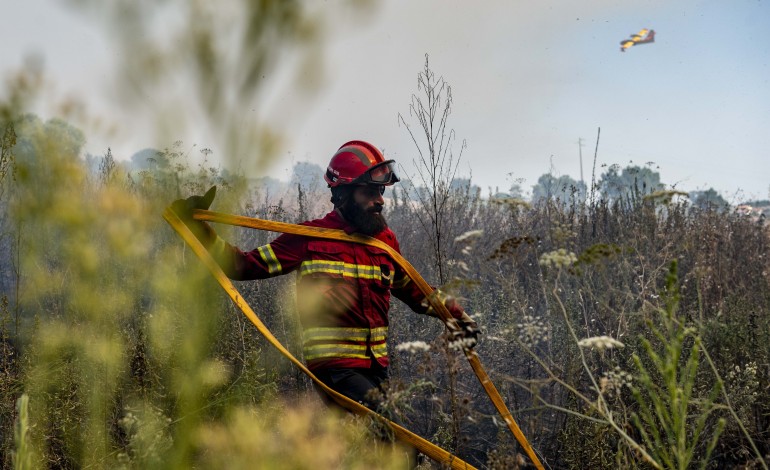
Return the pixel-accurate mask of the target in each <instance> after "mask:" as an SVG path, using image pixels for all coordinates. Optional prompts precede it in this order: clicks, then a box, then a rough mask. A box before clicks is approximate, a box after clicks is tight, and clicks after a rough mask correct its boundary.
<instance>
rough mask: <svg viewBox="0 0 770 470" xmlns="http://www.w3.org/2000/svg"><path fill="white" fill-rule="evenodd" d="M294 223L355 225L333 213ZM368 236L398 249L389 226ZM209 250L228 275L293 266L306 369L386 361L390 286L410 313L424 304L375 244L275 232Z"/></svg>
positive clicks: (452, 307)
mask: <svg viewBox="0 0 770 470" xmlns="http://www.w3.org/2000/svg"><path fill="white" fill-rule="evenodd" d="M302 225H307V226H312V227H324V228H333V229H342V230H344V231H345V232H346V233H353V232H354V231H355V229H354V227H352V226H350V225H348V223H347V222H346V221H345V220H344V219H343V218H342V217H341V216H340V215H339V214H338V213H337V212H334V211H332V212H330V213H328V214H327V215H326V216H325V217H324V218H322V219H317V220H313V221H309V222H304V223H303V224H302ZM375 238H377V239H379V240H381V241H383V242H385V243H387V244H388V245H390V246H391V247H393V248H394V249H395V250H396V251H397V252H399V253H400V249H399V246H398V241H397V240H396V236H395V234H394V233H393V232H392V231H391V230H390V229H389V228H387V229H385V230H384V231H382V232H381V233H379V234H378V235H376V236H375ZM209 251H210V252H211V253H212V255H214V257H215V258H216V259H217V260H218V261H219V264H220V265H221V266H222V267H223V269H224V270H225V273H226V274H227V275H228V276H229V277H230V278H232V279H235V280H250V279H264V278H268V277H273V276H279V275H282V274H287V273H290V272H293V271H296V272H297V311H298V313H299V315H300V320H301V322H302V326H303V352H304V356H305V361H306V363H307V365H308V368H310V369H311V370H313V369H319V368H328V367H344V368H348V367H350V368H368V367H371V364H372V360H376V361H377V362H379V363H380V364H381V365H382V366H384V367H387V365H388V351H387V344H386V343H387V338H388V310H389V308H390V294H391V292H392V293H393V295H395V296H396V297H397V298H398V299H400V300H402V301H403V302H404V303H406V304H407V305H408V306H409V307H410V308H411V309H412V310H414V311H415V312H417V313H427V310H428V308H427V306H426V302H424V301H425V296H424V295H423V293H422V291H420V289H419V288H418V287H417V286H416V285H415V283H413V282H412V281H411V279H410V278H409V277H408V276H406V275H405V273H404V272H403V270H402V269H401V268H399V267H398V265H396V264H395V263H394V262H393V260H392V259H391V257H390V256H389V255H388V254H387V253H386V252H384V251H383V250H381V249H379V248H375V247H371V246H367V245H361V244H357V243H351V242H344V241H337V240H323V239H316V238H311V237H304V236H299V235H290V234H283V235H281V236H279V237H278V238H276V239H275V240H273V241H272V242H271V243H269V244H267V245H264V246H260V247H259V248H256V249H255V250H253V251H249V252H243V251H241V250H240V249H238V248H236V247H233V246H232V245H230V244H228V243H226V242H225V241H224V240H222V239H221V238H218V239H217V241H216V242H215V243H214V245H213V246H212V247H211V248H210V249H209ZM447 307H449V311H450V313H451V314H452V316H454V317H455V318H460V316H461V315H462V314H463V310H462V308H460V306H459V305H457V303H455V302H447Z"/></svg>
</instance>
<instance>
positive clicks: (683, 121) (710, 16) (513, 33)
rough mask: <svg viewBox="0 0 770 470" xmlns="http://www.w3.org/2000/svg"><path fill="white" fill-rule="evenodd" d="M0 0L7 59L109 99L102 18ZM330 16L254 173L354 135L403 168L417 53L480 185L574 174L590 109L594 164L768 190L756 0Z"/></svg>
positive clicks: (459, 7) (455, 6)
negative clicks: (629, 44)
mask: <svg viewBox="0 0 770 470" xmlns="http://www.w3.org/2000/svg"><path fill="white" fill-rule="evenodd" d="M0 5H2V6H1V7H0V11H2V12H3V16H4V18H5V19H6V21H3V27H2V28H0V44H2V48H0V72H1V73H2V74H3V75H5V74H6V73H7V71H8V70H13V69H15V68H18V67H19V65H20V64H21V63H22V58H23V57H24V56H25V55H26V54H29V53H36V54H38V55H40V56H42V57H43V59H44V63H45V70H46V73H47V75H48V76H49V78H50V79H52V80H53V81H55V82H56V87H57V91H58V92H60V93H70V92H73V93H79V94H80V96H81V97H82V98H83V99H84V100H85V101H86V102H87V103H88V105H89V106H90V107H91V108H93V109H94V110H96V111H98V112H103V113H106V114H109V113H110V106H109V102H110V101H109V97H108V96H107V92H108V89H109V87H108V86H106V85H105V83H104V82H109V81H110V80H112V76H111V73H112V72H111V67H110V64H111V61H112V60H114V59H116V57H115V53H114V51H111V50H110V49H109V42H107V41H105V40H103V39H102V34H103V33H102V30H101V29H100V28H97V27H95V26H91V25H90V24H89V22H88V20H87V19H86V18H84V17H82V16H78V15H76V14H74V13H72V12H70V11H68V10H66V9H63V8H62V7H60V6H58V5H59V4H58V3H57V2H54V1H53V0H25V1H23V2H22V1H20V0H0ZM6 14H8V16H6ZM8 19H11V20H10V21H8ZM328 24H329V25H330V26H331V29H332V30H333V33H332V34H331V36H330V37H329V39H328V47H327V49H326V53H325V57H324V58H325V62H324V65H325V74H324V76H325V82H324V83H325V86H324V87H323V88H322V89H321V92H320V94H319V95H318V96H317V98H316V99H315V100H313V101H310V102H308V103H307V105H306V106H305V107H304V109H296V108H292V109H291V110H289V111H288V112H292V113H296V114H297V119H296V125H294V126H292V128H291V130H290V131H289V132H288V135H289V136H290V137H291V140H290V141H289V142H288V143H287V147H286V148H285V149H284V150H283V152H282V153H283V154H284V155H285V156H286V157H285V158H284V159H283V160H282V161H281V163H279V164H277V165H276V166H274V167H273V168H272V169H269V170H263V171H264V174H266V175H271V176H276V177H280V178H284V179H285V178H286V176H287V175H288V172H289V169H290V168H291V166H292V165H293V163H295V162H297V161H310V162H313V163H317V164H318V165H321V166H325V165H326V164H327V163H328V159H329V158H330V156H331V154H333V152H334V150H335V149H336V148H337V147H339V145H341V144H342V143H344V142H345V141H347V140H352V139H356V138H358V139H364V140H369V141H371V142H372V143H374V144H375V145H377V146H379V147H381V148H383V149H384V150H385V152H386V154H387V155H388V156H389V157H391V158H395V159H396V160H397V161H398V162H399V163H401V164H404V165H405V167H406V171H407V172H408V173H410V172H413V169H412V166H411V161H412V159H413V158H414V156H415V151H414V145H413V143H412V141H411V138H410V137H409V135H408V134H407V132H406V130H405V129H404V128H403V127H399V125H398V119H397V116H398V114H399V113H401V114H403V115H404V117H405V118H406V119H407V121H409V122H411V123H413V124H414V125H415V126H416V125H417V123H416V121H414V120H410V117H409V103H410V97H411V95H412V94H413V93H418V90H417V74H418V72H420V71H421V70H422V68H423V65H424V60H425V58H424V56H425V54H426V53H427V54H429V56H430V66H431V69H432V70H433V71H434V72H435V73H436V74H437V75H440V76H443V78H444V79H445V80H446V81H447V83H449V84H450V85H451V87H452V91H453V97H454V106H453V113H452V115H451V117H450V120H449V126H450V127H451V128H452V129H454V130H455V132H456V134H457V137H458V145H457V150H458V151H459V141H461V140H463V139H465V140H466V141H467V148H466V149H465V151H464V153H463V159H462V163H461V165H460V169H459V173H460V175H461V176H466V177H467V176H469V175H471V174H472V179H473V181H474V183H475V184H478V185H479V186H481V187H482V188H485V189H486V188H488V187H491V188H495V187H497V188H499V189H500V190H501V191H503V190H506V189H507V188H509V187H510V186H511V184H512V183H513V182H514V181H516V180H520V179H523V180H524V181H523V183H522V186H523V187H524V188H525V189H530V188H531V186H532V185H533V184H535V182H536V181H537V178H538V177H539V176H540V175H541V174H543V173H546V172H548V171H549V170H552V171H553V172H554V173H555V174H557V175H565V174H566V175H569V176H572V177H573V178H575V179H579V178H580V165H579V152H580V148H579V146H578V139H582V142H583V147H582V155H583V173H584V175H585V178H586V179H587V180H589V181H590V178H591V170H592V165H593V155H594V147H595V145H596V134H597V128H599V127H601V139H600V142H599V149H598V158H597V177H598V173H600V172H601V171H603V169H604V168H603V167H602V166H601V165H611V164H619V165H621V166H626V165H628V164H629V163H630V162H633V164H637V165H644V164H646V163H647V162H653V163H652V168H653V169H655V170H656V171H659V172H660V174H661V178H662V180H663V182H664V183H667V184H669V185H673V184H675V185H676V187H677V189H682V190H695V189H707V188H709V187H714V188H715V189H717V190H718V191H720V192H721V193H722V195H723V196H725V197H726V198H727V199H728V200H731V201H733V202H738V201H740V200H745V199H752V198H768V197H770V195H769V194H768V192H769V191H770V150H769V149H770V82H769V80H770V64H769V63H770V41H768V40H767V34H768V32H769V31H770V5H769V4H768V2H767V1H766V0H733V1H724V0H706V1H690V0H684V1H679V0H669V1H636V2H633V1H629V0H616V1H609V0H607V1H588V2H566V1H555V0H538V1H509V0H500V1H487V2H471V1H469V0H464V1H461V0H425V1H416V0H398V1H388V2H382V3H381V4H380V5H379V7H378V8H376V9H375V11H374V13H373V14H372V15H371V16H370V17H368V18H367V19H361V18H360V17H348V16H345V15H340V16H339V17H338V18H336V17H335V18H330V19H329V22H328ZM641 28H651V29H654V30H655V31H656V37H655V43H653V44H646V45H641V46H637V47H633V48H631V49H630V50H628V51H627V52H625V53H621V52H620V45H619V42H620V41H621V40H622V39H624V38H626V37H628V36H629V35H630V34H633V33H636V32H637V31H639V30H640V29H641ZM11 45H12V46H11ZM44 117H50V116H44ZM126 124H130V123H126ZM126 127H128V128H129V129H130V128H131V127H132V126H130V125H127V126H126ZM136 128H137V129H138V128H139V126H136ZM186 132H188V133H185V134H184V136H180V138H185V140H186V141H189V139H190V138H191V137H188V136H189V131H186ZM122 135H123V136H124V137H121V139H125V132H124V133H123V134H122ZM88 137H89V144H88V149H87V150H88V151H90V152H91V153H95V154H102V153H104V151H105V148H104V146H105V145H106V144H105V140H104V138H97V137H94V138H92V137H91V136H90V135H88ZM114 138H115V139H118V138H117V137H114ZM141 139H142V136H141V133H139V132H137V134H136V135H131V138H130V139H127V140H126V142H118V141H115V142H110V143H109V145H111V146H112V147H113V148H122V149H124V150H122V153H124V154H125V155H124V156H125V157H128V156H130V152H131V151H134V150H140V149H141V148H143V147H147V146H150V145H151V142H149V141H147V142H146V143H144V142H143V141H142V140H141ZM192 139H195V137H192ZM196 143H197V144H199V145H202V146H210V145H209V143H207V142H196ZM121 145H123V147H121ZM214 151H215V153H216V149H214Z"/></svg>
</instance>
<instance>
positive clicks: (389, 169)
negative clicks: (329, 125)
mask: <svg viewBox="0 0 770 470" xmlns="http://www.w3.org/2000/svg"><path fill="white" fill-rule="evenodd" d="M394 161H395V160H385V157H384V156H383V155H382V152H380V151H379V150H378V149H377V147H375V146H374V145H372V144H370V143H368V142H364V141H362V140H352V141H350V142H348V143H346V144H344V145H343V146H342V147H340V148H339V150H337V153H335V154H334V156H333V157H332V159H331V161H330V162H329V167H328V168H327V169H326V174H325V175H324V179H325V180H326V182H327V183H329V187H331V188H335V187H337V186H341V185H348V184H350V185H359V184H378V185H383V186H390V185H391V184H393V183H397V182H398V181H399V179H398V176H396V173H395V172H394V171H393V162H394Z"/></svg>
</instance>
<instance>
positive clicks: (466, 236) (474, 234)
mask: <svg viewBox="0 0 770 470" xmlns="http://www.w3.org/2000/svg"><path fill="white" fill-rule="evenodd" d="M482 235H484V231H483V230H471V231H469V232H465V233H463V234H462V235H460V236H459V237H456V238H455V243H468V242H472V241H473V240H476V239H477V238H480V237H481V236H482Z"/></svg>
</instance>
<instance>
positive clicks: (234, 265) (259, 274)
mask: <svg viewBox="0 0 770 470" xmlns="http://www.w3.org/2000/svg"><path fill="white" fill-rule="evenodd" d="M306 250H307V243H306V240H305V237H301V236H297V235H289V234H283V235H281V236H279V237H278V238H276V239H275V240H273V241H272V242H270V243H268V244H267V245H263V246H260V247H257V248H255V249H253V250H251V251H242V250H241V249H240V248H237V247H235V246H233V245H231V244H229V243H227V242H226V241H224V240H223V239H222V238H221V237H217V240H216V241H215V242H214V243H213V244H212V245H211V247H209V252H210V253H211V255H212V256H213V257H214V259H215V260H216V261H217V263H219V266H221V267H222V270H223V271H224V272H225V274H227V276H228V277H229V278H230V279H234V280H236V281H247V280H252V279H265V278H268V277H273V276H280V275H281V274H287V273H290V272H292V271H294V270H295V269H297V267H298V266H299V265H300V263H302V260H303V259H304V257H305V252H306Z"/></svg>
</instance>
